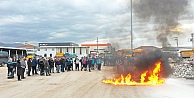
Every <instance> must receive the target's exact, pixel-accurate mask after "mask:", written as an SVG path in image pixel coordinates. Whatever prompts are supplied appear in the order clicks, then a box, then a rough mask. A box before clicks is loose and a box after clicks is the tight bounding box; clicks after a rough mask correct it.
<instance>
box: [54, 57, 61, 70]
mask: <svg viewBox="0 0 194 98" xmlns="http://www.w3.org/2000/svg"><path fill="white" fill-rule="evenodd" d="M55 67H56V69H57V73H60V72H59V70H60V61H59V59H58V58H56V59H55Z"/></svg>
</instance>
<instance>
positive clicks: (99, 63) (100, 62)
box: [97, 57, 102, 71]
mask: <svg viewBox="0 0 194 98" xmlns="http://www.w3.org/2000/svg"><path fill="white" fill-rule="evenodd" d="M97 64H98V70H99V71H101V65H102V60H101V58H100V57H98V58H97Z"/></svg>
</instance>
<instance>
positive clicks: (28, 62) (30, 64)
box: [27, 58, 32, 76]
mask: <svg viewBox="0 0 194 98" xmlns="http://www.w3.org/2000/svg"><path fill="white" fill-rule="evenodd" d="M27 64H28V76H31V75H30V72H31V69H32V58H29V59H28V61H27Z"/></svg>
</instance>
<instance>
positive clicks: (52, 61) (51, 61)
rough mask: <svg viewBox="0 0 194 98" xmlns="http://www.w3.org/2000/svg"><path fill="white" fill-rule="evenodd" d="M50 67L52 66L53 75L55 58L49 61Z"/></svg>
mask: <svg viewBox="0 0 194 98" xmlns="http://www.w3.org/2000/svg"><path fill="white" fill-rule="evenodd" d="M48 62H49V65H50V70H49V71H50V73H51V72H52V73H54V60H53V58H52V57H51V58H50V59H49V61H48Z"/></svg>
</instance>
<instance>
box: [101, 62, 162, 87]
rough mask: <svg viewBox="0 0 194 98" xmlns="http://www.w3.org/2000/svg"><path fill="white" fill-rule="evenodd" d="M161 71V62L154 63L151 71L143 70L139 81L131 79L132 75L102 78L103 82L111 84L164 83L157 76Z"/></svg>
mask: <svg viewBox="0 0 194 98" xmlns="http://www.w3.org/2000/svg"><path fill="white" fill-rule="evenodd" d="M160 71H161V62H158V63H156V64H155V68H154V69H153V70H152V71H145V72H144V73H142V74H141V77H140V81H139V82H136V81H134V80H133V79H132V75H131V74H128V75H127V76H124V75H121V76H120V77H118V78H112V79H109V80H103V81H102V82H103V83H106V84H113V85H157V84H162V83H164V80H163V79H161V78H160V77H159V73H160Z"/></svg>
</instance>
